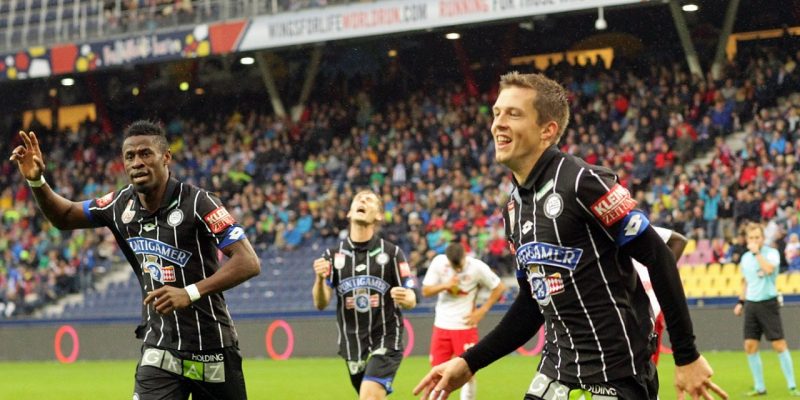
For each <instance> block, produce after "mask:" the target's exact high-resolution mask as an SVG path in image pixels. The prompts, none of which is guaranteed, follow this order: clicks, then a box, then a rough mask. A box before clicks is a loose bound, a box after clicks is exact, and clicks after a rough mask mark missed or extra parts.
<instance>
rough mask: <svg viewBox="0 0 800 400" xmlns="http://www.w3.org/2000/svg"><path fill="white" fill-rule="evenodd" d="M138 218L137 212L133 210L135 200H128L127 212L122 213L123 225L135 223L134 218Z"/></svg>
mask: <svg viewBox="0 0 800 400" xmlns="http://www.w3.org/2000/svg"><path fill="white" fill-rule="evenodd" d="M135 216H136V211H134V209H133V199H130V200H128V204H126V205H125V211H123V212H122V223H123V224H127V223H129V222H131V221H133V217H135Z"/></svg>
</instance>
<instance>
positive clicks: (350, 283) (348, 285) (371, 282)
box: [336, 275, 390, 295]
mask: <svg viewBox="0 0 800 400" xmlns="http://www.w3.org/2000/svg"><path fill="white" fill-rule="evenodd" d="M389 287H390V285H389V283H387V282H386V281H384V280H383V279H381V278H378V277H377V276H370V275H362V276H351V277H349V278H347V279H343V280H342V281H341V282H339V285H338V286H337V288H336V290H337V291H338V292H339V295H343V294H345V293H349V292H352V291H354V290H356V289H372V290H375V291H377V292H380V293H381V294H383V293H386V291H387V290H389Z"/></svg>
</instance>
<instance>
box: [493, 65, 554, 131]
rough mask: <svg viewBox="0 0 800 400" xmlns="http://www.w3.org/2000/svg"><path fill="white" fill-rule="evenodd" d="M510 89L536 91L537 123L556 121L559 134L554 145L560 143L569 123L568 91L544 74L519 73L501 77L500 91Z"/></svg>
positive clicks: (513, 72) (515, 72) (534, 101)
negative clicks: (520, 88) (519, 88)
mask: <svg viewBox="0 0 800 400" xmlns="http://www.w3.org/2000/svg"><path fill="white" fill-rule="evenodd" d="M510 87H522V88H528V89H533V90H535V91H536V96H535V97H534V98H533V109H534V110H536V113H537V114H538V120H537V121H536V123H538V124H539V125H544V124H546V123H548V122H550V121H554V122H555V123H556V124H558V133H557V135H556V139H555V142H554V143H553V144H556V143H558V142H559V141H560V140H561V136H562V135H564V131H566V129H567V124H568V123H569V101H568V100H567V91H566V89H564V87H563V86H561V85H560V84H559V83H558V82H556V81H554V80H552V79H550V78H548V77H546V76H544V75H542V74H521V73H519V72H517V71H512V72H509V73H507V74H505V75H503V76H501V77H500V90H501V91H502V90H503V89H508V88H510Z"/></svg>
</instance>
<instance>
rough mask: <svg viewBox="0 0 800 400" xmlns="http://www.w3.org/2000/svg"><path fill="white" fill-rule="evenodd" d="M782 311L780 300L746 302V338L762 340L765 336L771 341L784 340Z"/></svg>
mask: <svg viewBox="0 0 800 400" xmlns="http://www.w3.org/2000/svg"><path fill="white" fill-rule="evenodd" d="M780 309H781V306H780V304H778V299H771V300H764V301H748V302H745V303H744V338H745V339H754V340H761V335H764V336H766V338H767V340H769V341H773V340H780V339H783V324H782V323H781V313H780Z"/></svg>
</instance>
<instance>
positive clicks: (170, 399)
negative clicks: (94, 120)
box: [11, 121, 261, 400]
mask: <svg viewBox="0 0 800 400" xmlns="http://www.w3.org/2000/svg"><path fill="white" fill-rule="evenodd" d="M20 136H21V137H22V141H23V144H22V145H21V146H18V147H17V148H15V149H14V151H13V152H12V154H11V160H12V161H16V162H17V165H18V167H19V170H20V172H21V173H22V175H23V176H24V177H25V179H27V180H28V184H29V185H30V187H31V189H32V191H33V195H34V197H35V198H36V202H37V204H38V205H39V208H40V209H41V210H42V213H43V214H44V215H45V217H46V218H47V219H48V220H49V221H50V222H51V223H52V224H53V225H54V226H56V227H57V228H59V229H62V230H67V229H81V228H94V227H101V226H105V227H107V228H109V229H110V230H111V231H112V232H113V234H114V237H115V238H116V239H117V243H118V244H119V246H120V249H121V250H122V252H123V254H124V255H125V258H126V259H127V260H128V262H129V263H130V265H131V267H132V268H133V271H134V273H135V274H136V277H137V278H138V279H139V283H140V284H141V290H142V297H143V299H144V301H143V305H142V323H141V325H140V326H139V327H138V328H137V329H136V335H137V337H138V338H140V339H142V341H143V344H142V356H141V358H140V360H139V363H138V366H137V368H136V376H135V385H134V393H133V398H134V399H138V400H148V399H167V400H185V399H188V398H189V396H190V395H192V398H193V399H246V398H247V393H246V390H245V383H244V374H243V373H242V357H241V353H240V352H239V348H238V338H237V335H236V330H235V329H234V326H233V321H232V319H231V316H230V314H229V313H228V307H227V305H226V303H225V298H224V297H223V295H222V292H223V291H224V290H226V289H229V288H232V287H234V286H236V285H238V284H239V283H242V282H244V281H245V280H247V279H250V278H251V277H253V276H256V275H258V273H259V272H260V269H261V267H260V263H259V260H258V257H257V256H256V253H255V251H254V250H253V247H252V246H251V245H250V242H249V241H248V240H247V237H246V236H245V233H244V229H243V228H242V227H241V226H240V225H239V224H237V223H236V220H235V219H234V218H233V216H231V215H230V214H229V213H228V211H227V210H226V209H225V207H224V206H223V205H222V202H221V201H220V200H219V199H218V198H217V197H216V196H214V195H213V194H211V193H209V192H207V191H206V190H203V189H201V188H198V187H195V186H192V185H190V184H187V183H184V182H181V181H179V180H178V179H177V178H175V177H174V176H172V175H171V174H170V171H169V165H170V162H171V161H172V155H171V153H170V151H169V145H168V143H167V139H166V135H165V133H164V130H163V129H162V128H161V127H160V126H158V125H155V124H153V123H151V122H148V121H137V122H134V123H133V124H131V125H130V126H129V127H128V128H127V129H126V130H125V140H124V142H123V145H122V157H123V161H124V166H125V173H126V174H127V175H128V178H129V179H130V182H131V183H130V184H129V185H127V186H125V187H124V188H122V189H120V190H117V191H114V192H110V193H108V194H106V195H105V196H102V197H100V198H97V199H94V200H86V201H83V202H74V201H71V200H68V199H65V198H64V197H62V196H60V195H58V194H57V193H56V192H54V191H53V190H52V189H51V188H50V186H49V185H48V184H47V182H46V180H45V177H44V172H45V162H44V155H43V154H42V152H41V149H40V148H39V141H38V138H37V136H36V135H35V134H34V133H33V132H30V133H25V132H20ZM218 251H222V252H223V253H224V254H225V255H226V256H228V257H229V259H228V260H227V261H225V262H221V261H220V260H219V259H218V257H217V253H218Z"/></svg>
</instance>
